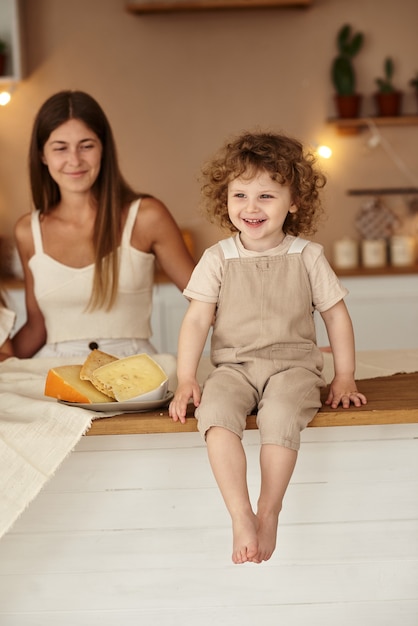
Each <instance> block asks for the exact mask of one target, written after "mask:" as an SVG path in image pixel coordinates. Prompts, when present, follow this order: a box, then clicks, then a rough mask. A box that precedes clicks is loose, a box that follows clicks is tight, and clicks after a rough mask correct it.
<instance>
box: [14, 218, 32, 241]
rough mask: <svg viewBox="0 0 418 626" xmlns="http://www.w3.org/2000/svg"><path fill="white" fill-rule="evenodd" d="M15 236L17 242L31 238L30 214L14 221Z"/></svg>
mask: <svg viewBox="0 0 418 626" xmlns="http://www.w3.org/2000/svg"><path fill="white" fill-rule="evenodd" d="M15 236H16V239H17V240H18V241H21V240H25V239H26V238H27V237H30V238H32V227H31V213H25V214H24V215H22V216H21V217H19V219H18V220H17V221H16V224H15Z"/></svg>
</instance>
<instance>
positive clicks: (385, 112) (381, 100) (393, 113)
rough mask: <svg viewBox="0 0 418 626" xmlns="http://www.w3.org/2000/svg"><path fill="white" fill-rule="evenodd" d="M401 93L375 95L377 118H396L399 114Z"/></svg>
mask: <svg viewBox="0 0 418 626" xmlns="http://www.w3.org/2000/svg"><path fill="white" fill-rule="evenodd" d="M402 96H403V94H402V92H401V91H392V92H390V93H375V94H374V99H375V103H376V111H377V115H378V116H379V117H397V116H398V115H400V114H401V108H402Z"/></svg>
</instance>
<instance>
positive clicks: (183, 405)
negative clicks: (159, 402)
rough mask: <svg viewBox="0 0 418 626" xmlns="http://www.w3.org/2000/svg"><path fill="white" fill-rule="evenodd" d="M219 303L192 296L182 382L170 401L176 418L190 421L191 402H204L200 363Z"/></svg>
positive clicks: (181, 351) (181, 356) (184, 331)
mask: <svg viewBox="0 0 418 626" xmlns="http://www.w3.org/2000/svg"><path fill="white" fill-rule="evenodd" d="M215 308H216V304H209V303H207V302H201V301H198V300H192V301H191V302H190V304H189V308H188V309H187V311H186V314H185V316H184V319H183V323H182V325H181V328H180V334H179V345H178V357H177V379H178V386H177V390H176V393H175V396H174V399H173V400H172V402H171V403H170V408H169V414H170V415H171V417H172V418H173V420H174V421H175V422H177V420H180V421H181V422H182V423H183V424H184V422H185V421H186V419H185V418H186V410H187V403H188V401H189V399H190V398H192V399H193V402H194V405H195V406H198V405H199V402H200V386H199V384H198V382H197V380H196V372H197V367H198V365H199V360H200V357H201V355H202V351H203V348H204V345H205V341H206V338H207V336H208V332H209V328H210V327H211V325H212V321H213V316H214V314H215Z"/></svg>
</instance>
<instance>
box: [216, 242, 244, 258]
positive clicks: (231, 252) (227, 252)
mask: <svg viewBox="0 0 418 626" xmlns="http://www.w3.org/2000/svg"><path fill="white" fill-rule="evenodd" d="M219 245H220V246H221V248H222V251H223V253H224V257H225V259H238V258H239V253H238V248H237V244H236V243H235V239H234V237H228V239H222V240H221V241H220V242H219Z"/></svg>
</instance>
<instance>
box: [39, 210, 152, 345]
mask: <svg viewBox="0 0 418 626" xmlns="http://www.w3.org/2000/svg"><path fill="white" fill-rule="evenodd" d="M140 202H141V201H140V199H139V200H136V201H135V202H133V203H132V204H131V206H130V207H129V212H128V217H127V220H126V224H125V227H124V230H123V233H122V241H121V245H120V247H119V291H118V295H117V298H116V301H115V304H114V305H113V307H112V309H111V310H110V311H106V310H104V309H96V310H94V311H92V312H89V311H86V308H87V304H88V302H89V299H90V294H91V291H92V285H93V275H94V265H88V266H87V267H81V268H74V267H68V266H66V265H63V264H62V263H59V262H58V261H56V260H55V259H53V258H52V257H50V256H48V255H47V254H45V253H44V251H43V245H42V234H41V228H40V222H39V212H38V211H34V212H33V213H32V233H33V239H34V245H35V254H34V256H33V257H32V258H31V259H30V261H29V268H30V270H31V272H32V274H33V279H34V290H35V296H36V299H37V301H38V304H39V307H40V309H41V311H42V313H43V315H44V318H45V325H46V331H47V343H56V342H62V341H72V340H79V339H86V340H88V341H94V340H95V339H98V338H100V339H119V338H138V339H148V338H149V337H150V336H151V325H150V317H151V311H152V290H153V284H154V262H155V257H154V255H153V254H151V253H145V252H141V251H139V250H137V249H136V248H134V247H132V246H131V243H130V242H131V235H132V230H133V226H134V224H135V220H136V216H137V212H138V209H139V206H140Z"/></svg>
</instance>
